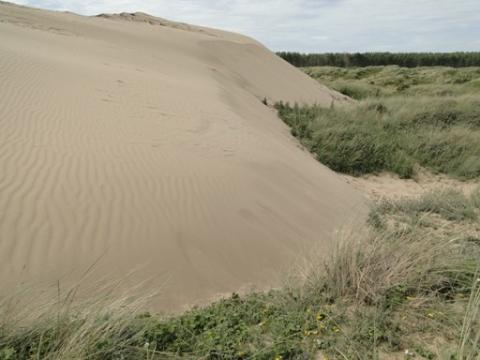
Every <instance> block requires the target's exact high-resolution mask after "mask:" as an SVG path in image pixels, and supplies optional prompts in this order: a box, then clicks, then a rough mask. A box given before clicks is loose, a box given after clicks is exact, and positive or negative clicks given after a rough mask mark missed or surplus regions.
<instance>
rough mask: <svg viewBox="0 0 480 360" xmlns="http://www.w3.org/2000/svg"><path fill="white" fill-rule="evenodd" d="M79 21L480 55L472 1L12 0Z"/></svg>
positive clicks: (289, 45) (479, 6) (299, 44)
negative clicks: (145, 20) (144, 16)
mask: <svg viewBox="0 0 480 360" xmlns="http://www.w3.org/2000/svg"><path fill="white" fill-rule="evenodd" d="M16 2H18V3H23V4H26V5H31V6H36V7H41V8H49V9H56V10H70V11H74V12H78V13H81V14H85V15H93V14H97V13H101V12H122V11H129V12H132V11H144V12H148V13H151V14H153V15H157V16H161V17H165V18H169V19H172V20H178V21H184V22H190V23H194V24H199V25H205V26H212V27H218V28H222V29H226V30H232V31H238V32H242V33H244V34H247V35H250V36H252V37H255V38H257V39H258V40H260V41H262V42H263V43H264V44H266V45H267V46H269V47H270V48H272V49H273V50H297V51H305V52H325V51H457V50H469V51H474V50H480V48H479V45H478V38H479V36H480V1H479V0H263V1H259V0H255V1H252V0H103V1H101V0H17V1H16Z"/></svg>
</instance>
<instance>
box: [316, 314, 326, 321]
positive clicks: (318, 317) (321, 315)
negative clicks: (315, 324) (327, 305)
mask: <svg viewBox="0 0 480 360" xmlns="http://www.w3.org/2000/svg"><path fill="white" fill-rule="evenodd" d="M323 319H325V315H324V314H322V313H318V314H317V321H322V320H323Z"/></svg>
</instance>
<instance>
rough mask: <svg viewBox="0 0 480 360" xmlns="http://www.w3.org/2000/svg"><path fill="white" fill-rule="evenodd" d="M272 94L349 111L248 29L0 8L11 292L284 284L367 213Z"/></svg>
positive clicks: (173, 300) (192, 292) (5, 252)
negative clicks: (295, 265) (97, 285)
mask: <svg viewBox="0 0 480 360" xmlns="http://www.w3.org/2000/svg"><path fill="white" fill-rule="evenodd" d="M265 97H266V98H267V99H268V102H269V103H270V104H271V103H273V102H274V101H278V100H283V101H290V102H295V101H297V102H300V103H318V104H320V105H323V106H330V104H331V103H332V102H333V101H340V102H341V101H345V98H344V97H343V96H342V95H340V94H338V93H336V92H333V91H331V90H329V89H327V88H326V87H324V86H322V85H320V84H318V83H317V82H316V81H314V80H312V79H310V78H309V77H307V76H306V75H304V74H303V73H302V72H300V71H299V70H297V69H295V68H293V67H292V66H290V65H289V64H287V63H286V62H284V61H283V60H281V59H279V58H278V57H276V56H275V55H274V54H272V53H271V52H270V51H268V50H267V49H266V48H265V47H264V46H262V45H261V44H259V43H258V42H256V41H254V40H252V39H250V38H247V37H244V36H241V35H238V34H232V33H228V32H223V31H218V30H214V29H208V28H201V27H197V26H191V25H186V24H177V23H174V22H169V21H166V20H163V19H158V18H153V17H150V16H148V15H146V14H141V13H138V14H133V15H132V14H123V15H111V16H110V15H103V16H100V17H84V16H79V15H75V14H72V13H64V12H50V11H44V10H37V9H32V8H27V7H21V6H17V5H12V4H8V3H0V284H2V291H6V289H7V288H8V286H13V285H17V284H19V283H29V282H35V283H37V284H38V283H42V284H43V283H44V284H47V285H48V284H50V285H54V284H61V286H67V284H69V283H74V282H76V281H78V280H79V279H81V278H82V274H84V273H85V272H86V271H87V272H88V274H89V275H91V277H93V278H103V277H108V276H110V277H116V278H123V277H125V280H124V281H125V286H126V287H128V286H131V285H133V284H136V283H140V282H146V283H148V284H149V285H148V286H150V287H151V288H152V289H158V290H159V291H158V293H159V296H158V298H157V300H156V303H155V306H157V307H158V308H159V309H169V308H178V307H179V306H183V305H185V304H193V303H198V302H199V301H204V300H205V299H209V298H211V297H212V296H214V295H216V294H221V293H228V292H232V291H238V290H239V289H242V288H245V287H250V286H255V287H261V288H263V287H265V286H274V285H275V284H276V283H277V282H278V281H279V278H280V274H281V273H282V271H283V270H285V269H286V268H288V267H289V266H290V265H291V263H292V261H294V260H295V258H296V257H298V256H301V254H302V253H304V252H305V251H308V249H309V248H310V247H311V246H313V245H316V246H317V245H318V244H319V243H320V244H328V243H330V242H331V241H332V239H333V237H332V234H333V233H334V231H335V229H336V228H338V227H339V226H341V225H343V224H345V223H346V222H350V221H355V219H359V218H361V217H362V216H364V214H365V206H364V198H363V197H362V196H361V195H360V194H359V192H357V190H355V189H354V188H353V187H352V186H350V185H349V184H347V183H346V181H345V179H343V178H342V177H341V176H339V175H336V174H335V173H333V172H332V171H330V170H328V169H327V168H326V167H324V166H322V165H321V164H319V163H318V162H317V161H316V160H315V159H314V158H313V157H312V156H311V155H310V154H309V153H308V152H306V151H305V150H303V149H302V147H301V146H300V145H299V144H298V143H297V142H296V140H295V139H294V138H293V137H292V136H291V135H290V134H289V131H288V128H287V127H286V126H285V125H284V124H283V123H282V122H281V121H280V120H279V119H278V118H277V116H276V113H275V111H274V110H273V109H272V108H271V107H268V106H265V105H264V104H263V103H262V100H263V99H264V98H265ZM132 272H133V275H132ZM82 281H84V280H82ZM64 284H65V285H64Z"/></svg>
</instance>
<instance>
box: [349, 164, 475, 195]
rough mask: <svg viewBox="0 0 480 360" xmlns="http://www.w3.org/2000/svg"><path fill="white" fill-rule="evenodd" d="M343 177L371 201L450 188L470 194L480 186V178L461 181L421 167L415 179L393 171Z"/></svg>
mask: <svg viewBox="0 0 480 360" xmlns="http://www.w3.org/2000/svg"><path fill="white" fill-rule="evenodd" d="M343 178H344V179H345V181H346V182H348V183H349V184H351V185H352V186H353V187H354V188H356V189H357V190H359V191H360V192H362V193H363V194H364V195H365V196H366V197H367V199H368V200H369V201H378V200H382V199H387V200H398V199H401V198H409V197H410V198H411V197H418V196H421V195H423V194H425V193H429V192H435V191H438V192H441V191H445V190H449V189H455V190H458V191H462V192H463V193H464V194H465V195H467V196H469V195H470V194H471V193H472V192H473V191H475V190H476V189H477V188H479V187H480V182H479V181H478V180H468V181H461V180H457V179H454V178H451V177H449V176H446V175H442V174H432V173H431V172H429V171H427V170H424V169H419V171H418V173H417V174H416V176H415V177H414V178H413V179H401V178H399V177H398V176H397V175H395V174H391V173H382V174H378V175H366V176H361V177H353V176H349V175H343Z"/></svg>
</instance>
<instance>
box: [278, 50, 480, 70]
mask: <svg viewBox="0 0 480 360" xmlns="http://www.w3.org/2000/svg"><path fill="white" fill-rule="evenodd" d="M277 55H279V56H280V57H281V58H283V59H284V60H286V61H288V62H289V63H290V64H292V65H294V66H297V67H303V66H337V67H365V66H385V65H398V66H402V67H409V68H412V67H418V66H451V67H456V68H458V67H468V66H480V52H451V53H429V52H424V53H390V52H370V53H353V54H349V53H324V54H303V53H298V52H285V51H283V52H277Z"/></svg>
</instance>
